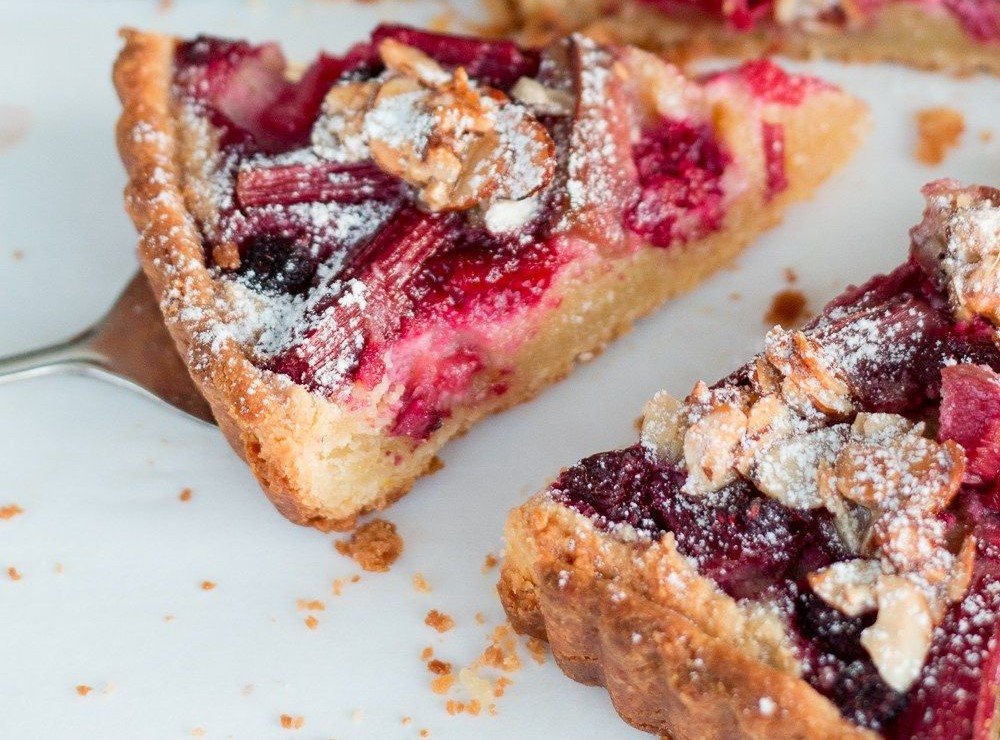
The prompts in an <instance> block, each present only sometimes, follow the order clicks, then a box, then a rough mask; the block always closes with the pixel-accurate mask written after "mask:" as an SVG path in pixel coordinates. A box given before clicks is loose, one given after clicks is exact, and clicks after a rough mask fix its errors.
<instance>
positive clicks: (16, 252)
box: [11, 249, 24, 262]
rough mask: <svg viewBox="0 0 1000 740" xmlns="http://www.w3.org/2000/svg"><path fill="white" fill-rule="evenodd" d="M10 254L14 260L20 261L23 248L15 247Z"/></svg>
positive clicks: (22, 257)
mask: <svg viewBox="0 0 1000 740" xmlns="http://www.w3.org/2000/svg"><path fill="white" fill-rule="evenodd" d="M11 256H12V257H13V258H14V261H15V262H20V261H21V260H23V259H24V250H23V249H15V250H14V251H13V252H11Z"/></svg>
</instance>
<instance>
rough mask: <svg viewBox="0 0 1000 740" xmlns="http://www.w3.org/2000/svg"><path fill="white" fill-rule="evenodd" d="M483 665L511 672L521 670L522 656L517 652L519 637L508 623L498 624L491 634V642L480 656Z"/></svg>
mask: <svg viewBox="0 0 1000 740" xmlns="http://www.w3.org/2000/svg"><path fill="white" fill-rule="evenodd" d="M479 660H480V662H481V663H482V664H483V665H486V666H490V667H491V668H499V669H500V670H502V671H505V672H507V673H511V672H513V671H517V670H520V668H521V658H520V656H519V655H518V654H517V639H516V638H515V637H514V634H513V632H512V631H511V629H510V627H508V626H507V625H506V624H501V625H499V626H497V627H496V628H495V629H494V630H493V633H492V634H491V635H490V644H489V645H487V647H486V649H485V650H484V651H483V654H482V655H481V656H480V657H479Z"/></svg>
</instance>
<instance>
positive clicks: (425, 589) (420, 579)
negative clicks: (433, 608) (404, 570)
mask: <svg viewBox="0 0 1000 740" xmlns="http://www.w3.org/2000/svg"><path fill="white" fill-rule="evenodd" d="M413 588H415V589H416V590H417V591H419V592H420V593H422V594H426V593H430V590H431V587H430V584H429V583H427V579H426V578H424V576H423V574H422V573H414V574H413Z"/></svg>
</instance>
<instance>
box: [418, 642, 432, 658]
mask: <svg viewBox="0 0 1000 740" xmlns="http://www.w3.org/2000/svg"><path fill="white" fill-rule="evenodd" d="M433 655H434V648H432V647H431V646H430V645H428V646H427V647H425V648H424V649H423V651H422V652H421V653H420V660H430V659H431V657H432V656H433Z"/></svg>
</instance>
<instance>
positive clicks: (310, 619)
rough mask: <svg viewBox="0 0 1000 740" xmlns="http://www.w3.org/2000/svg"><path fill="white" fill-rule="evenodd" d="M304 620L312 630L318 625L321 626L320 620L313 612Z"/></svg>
mask: <svg viewBox="0 0 1000 740" xmlns="http://www.w3.org/2000/svg"><path fill="white" fill-rule="evenodd" d="M303 621H304V622H305V623H306V627H308V628H309V629H311V630H314V629H316V628H317V627H319V620H318V619H316V617H314V616H313V615H312V614H310V615H309V616H308V617H306V618H305V619H304V620H303Z"/></svg>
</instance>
